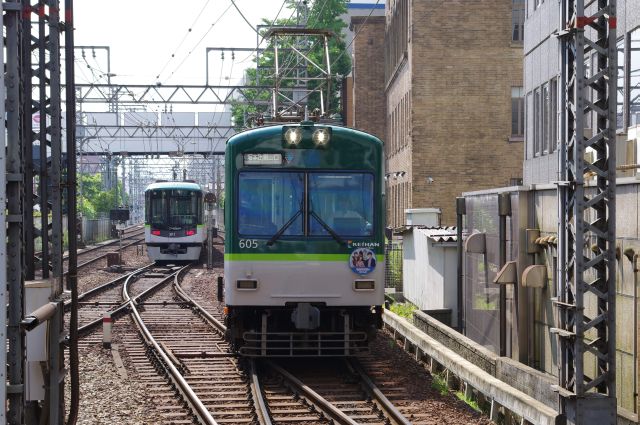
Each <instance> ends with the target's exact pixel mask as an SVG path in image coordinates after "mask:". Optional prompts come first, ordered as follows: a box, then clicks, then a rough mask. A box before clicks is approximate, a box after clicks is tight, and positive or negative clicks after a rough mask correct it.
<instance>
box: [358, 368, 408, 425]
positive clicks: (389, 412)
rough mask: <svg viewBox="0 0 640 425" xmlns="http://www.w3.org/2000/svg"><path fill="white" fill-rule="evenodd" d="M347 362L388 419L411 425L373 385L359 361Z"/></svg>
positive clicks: (399, 424) (400, 424)
mask: <svg viewBox="0 0 640 425" xmlns="http://www.w3.org/2000/svg"><path fill="white" fill-rule="evenodd" d="M346 362H347V365H348V366H350V368H351V369H352V370H353V371H355V372H356V373H357V374H358V376H359V377H360V382H361V383H362V384H363V388H364V390H365V391H366V392H367V393H369V396H373V398H374V399H375V400H376V404H377V405H378V407H379V408H380V410H382V412H383V413H384V414H386V416H387V417H388V418H391V419H392V420H393V421H394V423H395V424H396V425H411V422H410V421H409V420H408V419H407V418H405V417H404V415H403V414H402V413H400V411H399V410H398V409H397V408H396V406H394V405H393V403H391V401H389V399H388V398H387V397H386V396H385V395H384V394H383V393H382V391H380V389H379V388H378V387H377V386H376V384H374V383H373V381H372V380H371V378H369V376H368V375H367V373H366V372H365V371H364V369H363V368H362V365H361V364H360V363H359V362H358V361H357V360H353V359H348V360H346Z"/></svg>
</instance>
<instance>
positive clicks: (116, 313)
mask: <svg viewBox="0 0 640 425" xmlns="http://www.w3.org/2000/svg"><path fill="white" fill-rule="evenodd" d="M143 271H144V270H143V269H138V270H135V271H133V272H131V273H129V274H128V275H126V276H125V278H126V279H125V284H126V281H127V280H129V279H130V278H131V277H133V275H137V274H140V273H142V272H143ZM173 275H174V273H172V274H170V275H168V276H167V277H166V278H164V279H162V280H161V281H159V282H158V283H156V284H155V285H153V286H152V287H150V288H149V289H146V290H145V291H143V292H141V293H140V294H138V295H136V296H135V297H133V302H135V303H137V302H138V301H139V300H141V299H142V298H143V297H145V296H147V295H148V294H149V293H151V292H152V291H154V290H156V289H157V288H159V287H160V286H162V285H164V284H165V283H167V281H168V280H170V279H171V278H172V277H173ZM128 308H129V302H128V301H124V302H122V303H121V304H120V306H119V307H118V308H116V309H114V310H111V311H110V313H111V317H114V318H115V317H117V316H120V315H121V314H123V313H125V312H126V311H127V309H128ZM101 323H102V317H100V318H98V319H96V320H94V321H92V322H89V323H87V324H86V325H84V326H81V327H79V328H78V333H79V334H80V335H81V336H83V335H84V334H86V333H87V332H88V331H90V330H91V329H93V328H94V327H96V326H99V325H100V324H101Z"/></svg>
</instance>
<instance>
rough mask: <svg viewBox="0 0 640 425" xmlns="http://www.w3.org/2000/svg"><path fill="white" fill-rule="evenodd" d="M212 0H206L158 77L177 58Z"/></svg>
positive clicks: (158, 76) (157, 77)
mask: <svg viewBox="0 0 640 425" xmlns="http://www.w3.org/2000/svg"><path fill="white" fill-rule="evenodd" d="M210 1H211V0H206V2H205V4H204V6H202V9H200V12H198V15H197V16H196V18H195V19H194V20H193V22H192V23H191V25H189V29H188V30H187V32H186V34H185V35H184V36H183V37H182V40H180V43H178V47H176V48H175V49H174V51H173V53H172V54H171V57H169V59H168V60H167V62H166V63H165V64H164V66H163V67H162V69H161V70H160V72H158V75H156V79H159V78H160V75H162V73H163V72H164V70H165V69H167V66H169V63H171V60H172V59H173V58H175V56H176V53H177V52H178V50H180V48H181V47H182V45H183V44H184V42H185V40H186V39H187V37H188V36H189V34H191V32H192V31H193V27H194V26H195V25H196V24H197V23H198V20H199V19H200V17H201V16H202V13H203V12H204V10H205V9H206V8H207V6H208V5H209V2H210Z"/></svg>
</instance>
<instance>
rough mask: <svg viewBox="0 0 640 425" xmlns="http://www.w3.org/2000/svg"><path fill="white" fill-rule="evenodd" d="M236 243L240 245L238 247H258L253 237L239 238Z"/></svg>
mask: <svg viewBox="0 0 640 425" xmlns="http://www.w3.org/2000/svg"><path fill="white" fill-rule="evenodd" d="M238 245H239V246H240V248H249V249H251V248H257V247H258V241H257V240H255V239H240V242H238Z"/></svg>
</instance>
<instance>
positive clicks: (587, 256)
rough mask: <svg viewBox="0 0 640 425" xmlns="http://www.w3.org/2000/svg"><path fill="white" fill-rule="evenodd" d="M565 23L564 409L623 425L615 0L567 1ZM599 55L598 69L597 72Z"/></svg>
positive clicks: (585, 419) (561, 193) (572, 416)
mask: <svg viewBox="0 0 640 425" xmlns="http://www.w3.org/2000/svg"><path fill="white" fill-rule="evenodd" d="M562 17H563V22H564V23H565V25H566V27H565V29H564V30H563V31H561V33H560V34H559V36H560V39H561V52H562V53H561V55H562V58H561V59H562V62H561V64H562V83H563V85H562V87H563V88H564V92H563V100H564V102H563V103H561V104H564V105H565V109H564V111H563V114H564V117H563V118H564V119H563V120H562V126H563V128H562V133H561V134H563V137H562V139H561V145H560V154H559V169H560V180H561V181H560V182H559V188H558V189H559V190H558V212H559V217H560V223H559V228H558V235H559V239H560V243H559V247H558V248H559V251H558V257H559V258H558V260H559V269H558V273H559V275H558V299H557V300H556V301H555V303H556V305H557V307H558V315H557V327H556V328H554V329H552V331H553V332H555V333H556V334H557V336H558V364H559V385H558V387H557V390H558V392H559V408H560V411H561V413H563V414H564V415H565V416H566V418H567V423H568V424H586V423H594V424H595V423H597V424H615V423H616V387H615V374H616V369H615V354H616V347H615V342H616V338H615V266H616V264H615V262H616V255H615V212H616V209H615V187H616V180H615V179H616V173H615V137H616V134H615V128H616V126H615V123H616V115H615V113H616V112H615V111H616V74H617V64H616V62H617V52H616V13H615V0H596V1H588V2H585V0H563V1H562ZM590 55H595V61H594V63H595V65H594V69H593V70H592V72H591V75H590V76H589V75H588V74H587V67H586V66H585V60H588V59H589V57H590ZM588 91H591V93H592V94H593V96H592V97H591V98H592V99H593V100H592V101H590V100H588V99H589V97H587V96H586V94H587V93H588ZM588 113H593V114H595V116H596V117H597V119H596V120H595V121H596V125H595V126H594V132H593V135H586V134H585V122H584V121H585V114H588ZM587 136H588V137H587ZM588 151H589V153H588ZM591 152H592V153H591ZM587 158H589V159H587ZM591 177H593V183H589V184H587V182H588V179H589V178H591Z"/></svg>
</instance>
